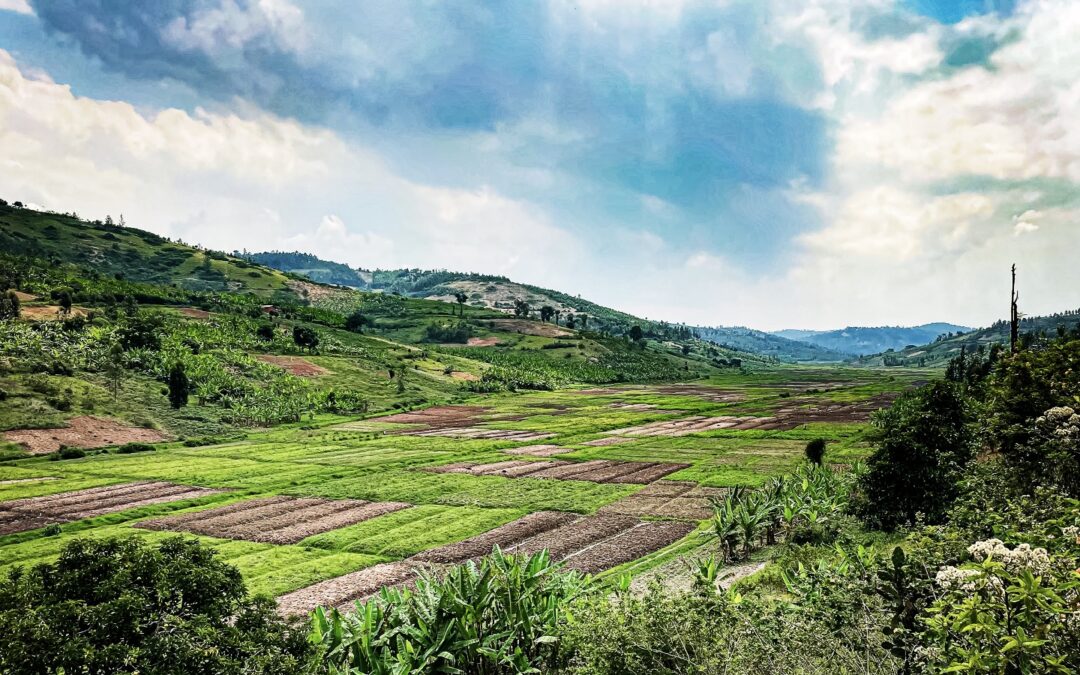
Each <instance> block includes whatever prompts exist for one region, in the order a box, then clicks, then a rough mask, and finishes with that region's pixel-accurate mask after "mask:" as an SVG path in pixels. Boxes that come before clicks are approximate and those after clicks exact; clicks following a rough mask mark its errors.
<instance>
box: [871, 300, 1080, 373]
mask: <svg viewBox="0 0 1080 675" xmlns="http://www.w3.org/2000/svg"><path fill="white" fill-rule="evenodd" d="M1078 324H1080V309H1077V310H1072V311H1066V312H1060V313H1057V314H1052V315H1049V316H1031V317H1024V318H1023V319H1021V320H1020V333H1021V335H1024V334H1027V335H1030V336H1032V337H1034V336H1038V335H1048V336H1053V335H1055V334H1057V332H1058V331H1059V330H1071V329H1073V328H1075V327H1076V326H1077V325H1078ZM1008 343H1009V324H1008V322H1006V321H998V322H995V323H994V324H993V325H991V326H988V327H986V328H979V329H976V330H973V331H969V332H966V333H961V334H959V335H951V336H950V335H947V334H946V335H943V336H942V337H941V338H939V339H935V340H933V341H930V342H928V343H926V344H922V345H914V346H908V347H905V348H903V349H898V350H892V351H885V352H882V353H879V354H872V355H867V356H863V357H861V358H860V359H859V360H858V363H860V364H863V365H872V366H880V365H885V366H903V365H908V366H943V365H945V364H947V363H948V362H949V360H950V359H952V358H954V357H956V356H958V355H959V354H960V351H961V349H964V350H966V351H967V352H968V353H969V354H970V353H973V352H975V351H978V350H979V349H980V348H981V349H984V350H985V349H988V348H989V347H990V345H993V344H1000V345H1006V344H1008Z"/></svg>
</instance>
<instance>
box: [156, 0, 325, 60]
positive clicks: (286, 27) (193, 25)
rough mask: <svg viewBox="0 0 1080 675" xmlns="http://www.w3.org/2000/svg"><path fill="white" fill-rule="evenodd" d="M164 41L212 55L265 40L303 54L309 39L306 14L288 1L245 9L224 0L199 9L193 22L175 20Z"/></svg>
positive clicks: (271, 0) (261, 1) (267, 0)
mask: <svg viewBox="0 0 1080 675" xmlns="http://www.w3.org/2000/svg"><path fill="white" fill-rule="evenodd" d="M161 38H162V40H164V41H165V42H166V43H167V44H171V45H172V46H174V47H176V48H178V49H180V50H182V51H201V52H205V53H206V54H211V55H217V54H221V53H223V51H224V50H226V49H228V50H240V49H243V48H244V47H247V46H248V45H249V44H251V43H253V42H255V41H256V40H259V39H263V38H265V39H269V40H270V41H271V42H273V43H274V44H275V45H276V46H278V47H280V48H282V49H285V50H286V51H292V52H300V51H302V50H303V49H304V48H305V47H306V46H307V45H308V43H309V40H310V37H309V34H308V30H307V28H306V26H305V24H304V14H303V12H301V11H300V9H299V8H298V7H296V6H295V5H293V4H292V3H290V2H288V0H257V2H253V3H247V4H246V5H245V6H243V7H241V6H240V5H239V4H238V3H237V2H236V0H225V1H224V2H222V3H221V4H220V5H219V6H216V7H205V8H203V9H201V10H199V11H198V12H197V13H196V14H195V15H194V16H193V17H192V18H191V20H190V21H189V20H188V19H186V18H185V17H182V16H181V17H177V18H176V19H173V20H172V21H171V22H169V23H168V24H167V25H166V26H165V27H164V29H163V30H162V34H161Z"/></svg>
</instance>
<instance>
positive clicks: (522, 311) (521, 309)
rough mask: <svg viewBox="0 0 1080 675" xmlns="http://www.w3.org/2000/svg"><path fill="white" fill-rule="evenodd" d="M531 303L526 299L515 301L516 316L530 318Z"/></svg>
mask: <svg viewBox="0 0 1080 675" xmlns="http://www.w3.org/2000/svg"><path fill="white" fill-rule="evenodd" d="M529 311H530V309H529V303H528V302H526V301H524V300H515V301H514V316H516V317H519V318H522V319H527V318H529Z"/></svg>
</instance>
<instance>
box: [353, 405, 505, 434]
mask: <svg viewBox="0 0 1080 675" xmlns="http://www.w3.org/2000/svg"><path fill="white" fill-rule="evenodd" d="M490 410H491V408H488V407H486V406H479V405H437V406H434V407H431V408H425V409H423V410H414V411H411V412H403V413H397V414H394V415H387V416H386V417H378V418H375V419H374V420H373V421H375V422H389V423H391V424H422V425H424V426H425V427H427V428H429V429H448V428H452V427H467V426H471V425H473V424H475V423H477V422H479V421H480V416H481V415H483V414H484V413H486V412H489V411H490Z"/></svg>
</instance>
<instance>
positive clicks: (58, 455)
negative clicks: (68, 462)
mask: <svg viewBox="0 0 1080 675" xmlns="http://www.w3.org/2000/svg"><path fill="white" fill-rule="evenodd" d="M83 457H86V451H85V450H83V449H82V448H69V447H68V446H66V445H61V446H60V449H59V450H58V451H57V452H55V453H53V454H51V455H49V459H51V460H57V459H81V458H83Z"/></svg>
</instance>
